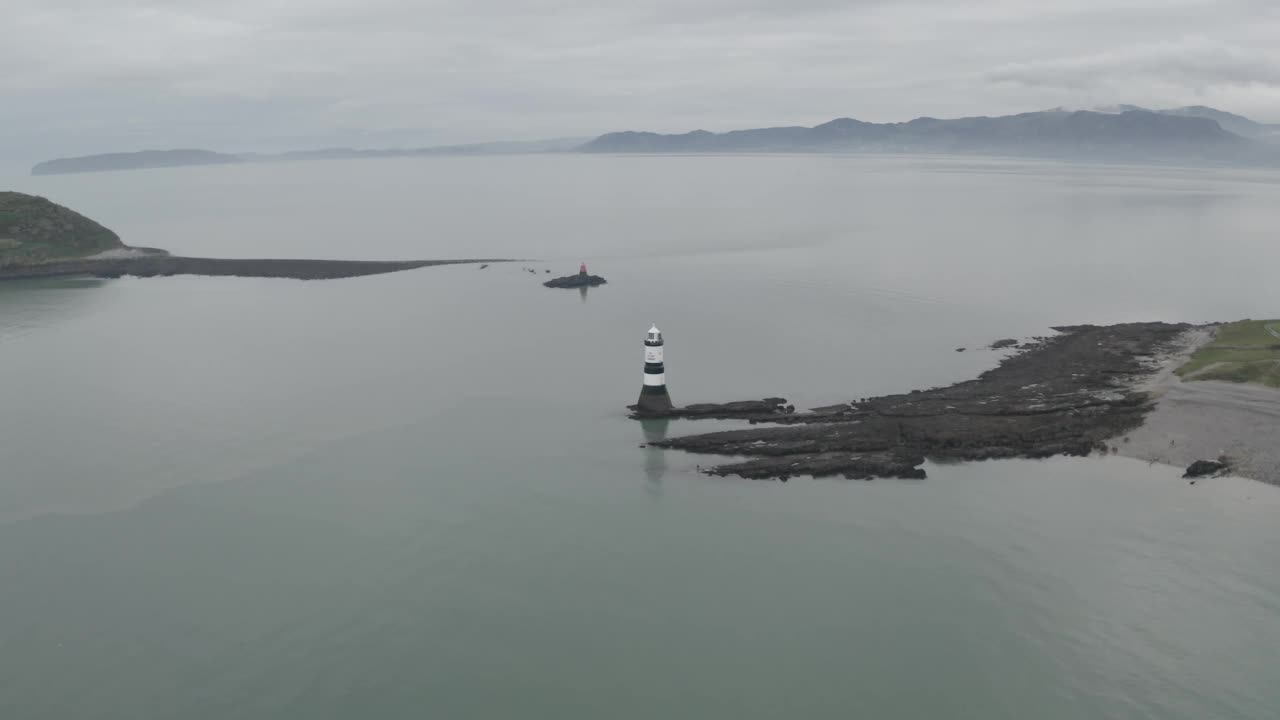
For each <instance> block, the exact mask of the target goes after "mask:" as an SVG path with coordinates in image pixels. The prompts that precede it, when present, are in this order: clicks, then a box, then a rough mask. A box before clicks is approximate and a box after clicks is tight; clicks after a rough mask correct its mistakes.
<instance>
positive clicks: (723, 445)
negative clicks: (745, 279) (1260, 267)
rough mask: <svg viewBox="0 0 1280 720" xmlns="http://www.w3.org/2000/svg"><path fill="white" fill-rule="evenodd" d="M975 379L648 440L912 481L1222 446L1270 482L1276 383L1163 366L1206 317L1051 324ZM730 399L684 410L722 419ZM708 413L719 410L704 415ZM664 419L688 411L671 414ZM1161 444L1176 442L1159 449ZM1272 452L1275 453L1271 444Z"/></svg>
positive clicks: (1191, 343) (1167, 455)
mask: <svg viewBox="0 0 1280 720" xmlns="http://www.w3.org/2000/svg"><path fill="white" fill-rule="evenodd" d="M1054 329H1055V330H1057V331H1058V332H1059V333H1060V334H1058V335H1056V336H1052V337H1047V338H1042V339H1038V340H1037V341H1036V342H1034V343H1028V344H1024V345H1022V346H1020V348H1022V349H1021V350H1020V351H1019V352H1016V353H1013V354H1011V355H1009V356H1007V357H1006V358H1004V360H1002V361H1001V363H1000V364H999V365H998V366H997V367H996V368H994V369H992V370H988V371H987V372H984V373H982V374H981V375H979V376H978V378H976V379H974V380H969V381H964V382H960V383H956V384H954V385H951V386H948V387H943V388H931V389H928V390H913V391H911V392H908V393H903V394H898V395H887V396H882V397H876V398H865V399H862V400H859V401H855V402H848V403H842V404H838V405H832V406H828V407H824V408H819V409H816V410H810V411H808V412H803V413H795V414H776V415H771V414H765V415H766V416H764V417H762V414H761V413H760V409H759V408H752V409H753V411H754V412H753V413H751V414H752V415H754V417H747V416H746V415H743V419H749V420H752V421H753V424H755V423H761V424H762V425H764V424H767V426H762V427H756V428H749V429H743V430H731V431H725V432H715V433H705V434H695V435H688V436H683V437H677V438H671V439H667V440H663V441H661V442H658V443H654V444H655V445H657V446H660V447H667V448H672V449H679V450H686V451H689V452H694V453H707V454H715V455H728V456H735V457H736V458H737V459H736V460H735V461H731V462H728V463H726V464H722V465H718V466H716V467H712V468H710V469H709V470H704V472H707V473H709V474H713V475H737V476H741V477H745V478H760V479H780V480H784V481H785V480H787V479H788V478H790V477H792V476H799V475H812V476H818V477H821V476H844V477H846V478H851V479H870V478H872V477H899V478H922V477H924V476H925V472H924V470H923V468H922V467H921V466H922V465H923V463H924V461H925V459H929V460H931V461H935V462H955V461H965V460H986V459H999V458H1032V459H1034V458H1047V457H1053V456H1057V455H1075V456H1086V455H1091V454H1094V453H1099V454H1124V455H1126V456H1128V457H1132V458H1137V459H1142V460H1147V461H1149V462H1160V463H1165V464H1169V465H1171V466H1175V467H1181V468H1186V467H1188V465H1190V464H1191V463H1192V462H1194V461H1197V460H1213V459H1216V458H1218V457H1219V456H1220V455H1226V456H1227V457H1229V458H1230V459H1231V461H1232V466H1231V469H1230V470H1229V472H1230V473H1231V474H1236V475H1241V476H1243V477H1247V478H1252V479H1256V480H1262V481H1264V482H1271V483H1278V482H1280V390H1275V389H1272V388H1266V387H1261V386H1252V385H1233V384H1229V383H1210V382H1207V381H1191V382H1187V383H1183V382H1182V380H1181V379H1180V378H1178V377H1177V376H1176V375H1175V374H1174V370H1175V369H1176V368H1178V367H1180V366H1181V365H1182V364H1183V363H1184V362H1185V361H1186V359H1187V357H1189V356H1190V355H1191V353H1193V352H1194V351H1195V350H1196V349H1197V348H1199V347H1200V346H1201V345H1203V344H1204V343H1206V342H1208V341H1210V340H1211V339H1212V338H1213V333H1214V328H1213V326H1208V325H1201V326H1192V325H1187V324H1176V325H1175V324H1167V323H1129V324H1122V325H1111V326H1091V325H1085V326H1070V327H1059V328H1054ZM735 405H739V406H743V405H744V404H735V403H729V404H727V405H720V406H701V408H700V409H701V412H700V413H698V414H697V415H703V416H715V417H735V414H734V413H733V412H731V409H733V408H734V406H735ZM715 408H720V409H723V410H725V411H726V412H714V411H713V409H715ZM673 416H675V417H691V416H693V415H691V414H688V413H683V409H680V408H677V409H675V410H674V411H673ZM1170 448H1173V449H1174V450H1176V451H1175V452H1171V451H1170ZM1273 448H1274V449H1273Z"/></svg>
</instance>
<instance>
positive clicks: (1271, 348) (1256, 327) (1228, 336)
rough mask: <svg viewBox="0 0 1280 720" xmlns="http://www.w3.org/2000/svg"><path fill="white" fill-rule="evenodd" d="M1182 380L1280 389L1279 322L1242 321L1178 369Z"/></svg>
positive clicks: (1222, 331)
mask: <svg viewBox="0 0 1280 720" xmlns="http://www.w3.org/2000/svg"><path fill="white" fill-rule="evenodd" d="M1177 372H1178V375H1179V376H1181V377H1182V379H1183V380H1225V381H1227V382H1237V383H1257V384H1259V385H1270V386H1271V387H1280V320H1241V321H1240V322H1233V323H1229V324H1227V325H1223V326H1222V327H1220V328H1218V334H1217V337H1215V338H1214V340H1213V342H1211V343H1209V344H1208V345H1205V346H1204V347H1202V348H1200V349H1199V350H1197V351H1196V352H1195V354H1194V355H1192V356H1191V359H1190V360H1188V361H1187V363H1186V364H1185V365H1183V366H1182V367H1180V368H1178V370H1177Z"/></svg>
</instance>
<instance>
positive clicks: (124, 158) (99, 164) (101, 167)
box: [31, 138, 587, 175]
mask: <svg viewBox="0 0 1280 720" xmlns="http://www.w3.org/2000/svg"><path fill="white" fill-rule="evenodd" d="M586 140H587V139H586V138H556V139H552V140H529V141H522V140H514V141H500V142H487V143H474V144H470V145H442V146H438V147H425V148H392V149H386V150H360V149H355V148H325V149H322V150H298V151H293V152H282V153H236V154H231V153H219V152H213V151H211V150H142V151H139V152H125V153H106V154H103V155H84V156H81V157H71V158H59V159H57V160H48V161H45V162H42V163H39V164H37V165H36V166H35V167H33V168H31V174H32V175H58V174H63V173H85V172H101V171H107V170H142V169H146V168H161V167H180V166H184V165H219V164H226V163H242V162H280V161H289V160H332V159H342V158H371V157H414V156H429V155H514V154H523V153H546V152H564V151H569V150H574V149H576V148H578V147H580V146H581V145H582V144H583V143H584V142H586Z"/></svg>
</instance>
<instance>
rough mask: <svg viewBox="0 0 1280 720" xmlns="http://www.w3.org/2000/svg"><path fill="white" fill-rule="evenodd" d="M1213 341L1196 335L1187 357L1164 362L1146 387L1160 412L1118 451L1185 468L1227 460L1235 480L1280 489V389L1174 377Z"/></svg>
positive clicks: (1204, 333) (1202, 332) (1204, 332)
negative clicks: (1251, 480)
mask: <svg viewBox="0 0 1280 720" xmlns="http://www.w3.org/2000/svg"><path fill="white" fill-rule="evenodd" d="M1212 338H1213V333H1212V330H1211V329H1200V328H1197V329H1196V330H1192V331H1191V332H1189V333H1188V335H1187V345H1186V347H1185V348H1184V350H1183V351H1181V352H1178V353H1175V354H1172V355H1170V356H1168V357H1166V358H1162V359H1161V362H1160V365H1159V369H1158V370H1157V372H1156V373H1155V374H1154V375H1153V376H1152V377H1151V379H1150V380H1149V381H1148V382H1147V383H1146V384H1145V385H1144V389H1147V390H1149V391H1150V392H1151V393H1152V394H1153V395H1154V396H1155V397H1156V398H1157V401H1156V409H1155V410H1154V411H1152V412H1151V414H1149V415H1148V416H1147V418H1146V422H1144V423H1143V425H1142V427H1140V428H1138V429H1137V430H1134V431H1133V432H1131V433H1129V434H1128V435H1126V436H1124V437H1123V438H1121V439H1120V440H1119V441H1117V442H1116V443H1115V446H1116V447H1117V448H1118V452H1119V453H1120V454H1121V455H1126V456H1128V457H1133V458H1138V459H1140V460H1147V461H1149V462H1158V463H1164V464H1168V465H1174V466H1177V467H1181V468H1185V467H1187V466H1188V465H1190V464H1191V463H1193V462H1195V461H1196V460H1213V459H1216V458H1217V457H1218V456H1219V455H1226V456H1228V457H1230V458H1231V459H1232V461H1233V465H1234V470H1233V474H1236V475H1242V476H1244V477H1249V478H1254V479H1256V480H1262V481H1264V482H1268V483H1273V484H1280V389H1276V388H1269V387H1264V386H1261V385H1246V384H1240V383H1227V382H1217V381H1212V380H1195V381H1189V382H1183V381H1182V380H1181V379H1180V378H1179V377H1178V376H1177V375H1174V374H1173V371H1174V369H1176V368H1177V367H1178V366H1180V365H1181V364H1182V363H1184V362H1186V359H1187V357H1188V356H1190V354H1191V353H1192V352H1194V351H1195V349H1196V348H1198V347H1200V346H1201V345H1203V344H1204V343H1206V342H1209V341H1210V340H1211V339H1212Z"/></svg>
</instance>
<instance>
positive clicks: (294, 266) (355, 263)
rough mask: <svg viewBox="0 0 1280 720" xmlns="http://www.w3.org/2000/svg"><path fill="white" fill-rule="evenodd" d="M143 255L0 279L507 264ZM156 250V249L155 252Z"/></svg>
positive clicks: (65, 264) (332, 272)
mask: <svg viewBox="0 0 1280 720" xmlns="http://www.w3.org/2000/svg"><path fill="white" fill-rule="evenodd" d="M136 250H140V251H143V254H138V255H132V256H127V257H99V258H92V257H91V258H75V259H71V260H54V261H51V262H47V263H40V264H36V265H23V266H19V267H2V268H0V282H3V281H5V280H30V279H35V278H53V277H72V276H81V275H89V276H93V277H99V278H118V277H124V276H126V275H128V276H133V277H170V276H173V275H203V276H213V277H257V278H287V279H293V280H336V279H339V278H349V277H360V276H364V275H381V274H384V273H393V272H401V271H404V270H416V269H418V268H424V267H433V266H436V265H465V264H474V263H499V262H511V261H510V260H508V259H493V258H479V259H462V260H307V259H283V258H197V257H181V256H175V255H168V254H160V253H158V252H147V251H148V250H150V249H148V248H136ZM161 252H162V251H161Z"/></svg>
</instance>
